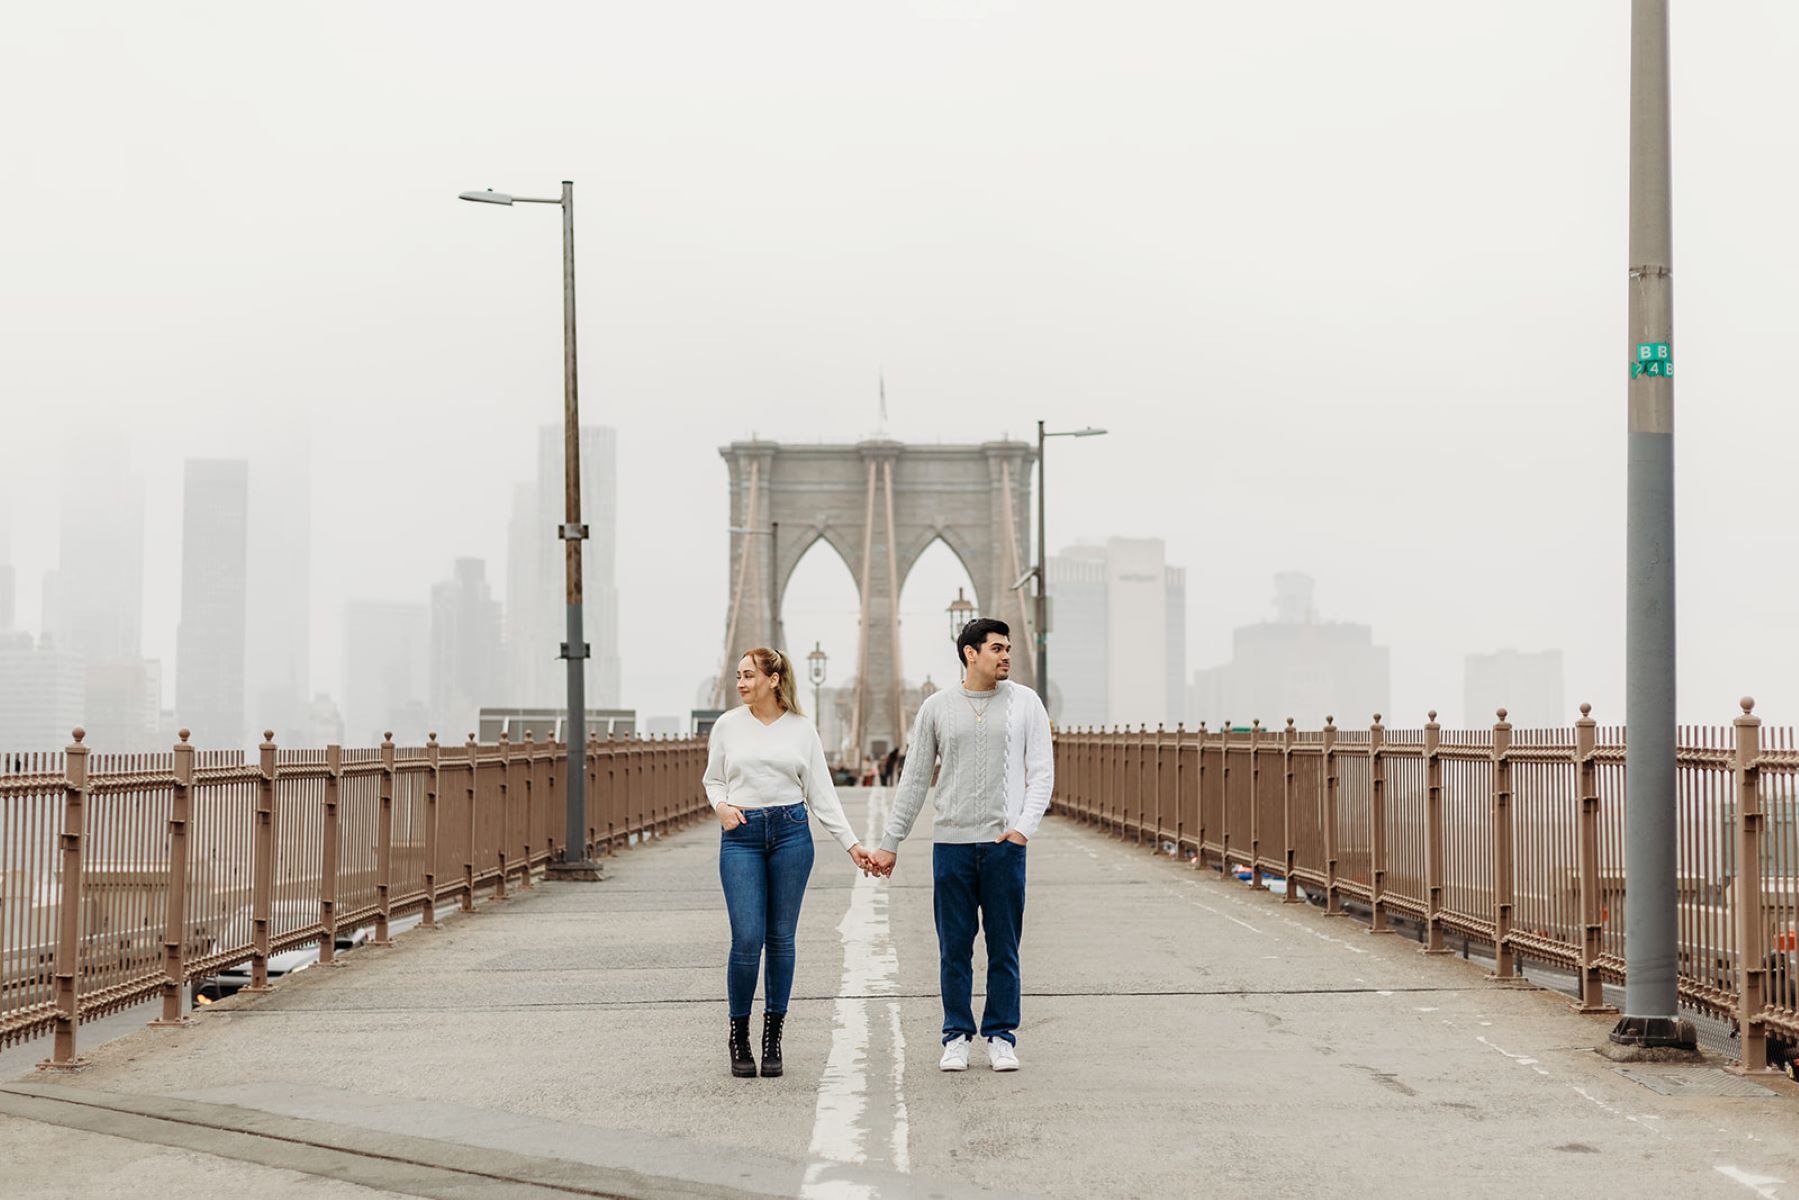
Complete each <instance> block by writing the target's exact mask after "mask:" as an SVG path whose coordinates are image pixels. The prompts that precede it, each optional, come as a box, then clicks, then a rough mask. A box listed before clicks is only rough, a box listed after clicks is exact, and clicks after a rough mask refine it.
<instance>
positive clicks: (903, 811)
mask: <svg viewBox="0 0 1799 1200" xmlns="http://www.w3.org/2000/svg"><path fill="white" fill-rule="evenodd" d="M1010 636H1011V631H1010V630H1009V629H1007V627H1006V626H1005V624H1004V623H1003V622H1000V621H994V620H986V619H983V620H979V621H970V622H969V623H968V624H967V625H966V626H965V627H963V630H962V633H961V636H960V637H958V638H957V639H956V656H957V658H959V659H960V660H961V662H962V667H963V671H964V677H963V680H962V686H961V687H959V688H945V689H944V690H942V691H939V692H934V693H932V694H931V695H930V696H929V697H927V698H926V700H925V702H924V703H923V704H922V705H920V706H919V709H918V720H917V723H916V724H915V726H914V727H913V730H912V741H911V745H910V746H909V747H908V751H907V755H906V765H905V769H904V771H903V772H902V773H901V775H900V784H899V791H898V792H897V793H896V795H895V798H894V805H893V813H892V815H891V816H890V817H889V818H888V820H887V832H886V836H885V837H883V838H882V839H881V846H880V849H878V850H876V851H875V852H874V853H873V854H872V855H870V857H871V858H872V859H873V860H874V869H875V870H876V871H877V872H879V873H880V874H883V875H886V874H891V873H892V871H893V865H894V862H895V861H896V859H897V857H898V851H899V844H900V842H902V841H904V840H905V838H906V835H907V834H909V833H911V832H912V825H913V823H914V822H915V821H917V820H918V813H919V810H920V809H922V808H923V807H924V799H925V792H926V790H927V789H928V788H929V787H930V784H931V774H932V772H933V771H934V770H935V769H936V768H937V764H938V759H939V758H941V759H942V765H943V769H942V774H941V776H940V777H939V779H938V783H937V803H936V823H935V826H934V840H935V843H936V844H935V845H934V846H932V848H931V866H932V872H933V874H932V893H933V901H934V904H935V906H936V910H937V951H938V981H939V986H940V988H941V990H942V992H943V1059H942V1061H941V1062H939V1063H938V1064H937V1066H938V1067H939V1069H941V1070H944V1071H966V1070H967V1069H968V1052H969V1048H970V1046H971V1045H972V1044H973V1040H974V1037H975V1034H976V1033H977V1032H978V1033H979V1034H980V1036H981V1037H983V1038H985V1039H986V1041H987V1062H988V1064H989V1065H990V1066H991V1067H992V1068H993V1069H994V1070H995V1071H1016V1070H1017V1069H1018V1053H1017V1050H1016V1048H1015V1047H1016V1045H1017V1038H1016V1037H1015V1031H1016V1030H1017V1028H1018V1019H1019V1011H1018V1008H1019V995H1020V992H1021V990H1022V985H1021V982H1020V979H1019V972H1018V938H1019V934H1020V933H1021V932H1022V931H1023V927H1024V879H1025V870H1024V864H1025V843H1026V842H1028V841H1029V840H1030V839H1031V836H1032V835H1033V834H1035V833H1036V832H1037V826H1038V824H1039V823H1041V822H1042V820H1043V814H1044V812H1045V811H1046V810H1047V809H1048V808H1049V797H1050V791H1051V788H1052V787H1053V785H1054V782H1055V756H1054V752H1053V751H1052V749H1051V747H1050V741H1049V714H1048V713H1047V712H1045V711H1044V708H1043V702H1042V701H1041V700H1039V699H1038V698H1037V693H1036V692H1033V691H1031V690H1030V689H1029V688H1025V687H1020V686H1018V685H1017V684H1015V683H1012V682H1011V681H1010V680H1009V679H1008V676H1009V675H1011V673H1012V643H1011V641H1010V640H1009V639H1010ZM977 928H979V929H981V930H982V931H984V932H985V934H986V937H987V1004H986V1009H985V1011H984V1012H983V1013H982V1014H981V1025H980V1029H979V1030H978V1031H977V1030H976V1028H975V1023H974V999H973V988H974V935H975V930H976V929H977Z"/></svg>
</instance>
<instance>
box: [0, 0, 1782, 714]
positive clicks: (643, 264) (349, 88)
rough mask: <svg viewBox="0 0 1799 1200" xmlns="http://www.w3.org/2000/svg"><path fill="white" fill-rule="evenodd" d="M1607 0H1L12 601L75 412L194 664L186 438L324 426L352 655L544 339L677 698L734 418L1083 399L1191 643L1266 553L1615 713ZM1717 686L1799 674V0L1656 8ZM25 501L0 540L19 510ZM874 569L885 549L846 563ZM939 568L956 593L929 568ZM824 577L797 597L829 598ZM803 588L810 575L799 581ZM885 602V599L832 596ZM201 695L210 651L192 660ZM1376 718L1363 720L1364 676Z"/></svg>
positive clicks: (1208, 656) (327, 499)
mask: <svg viewBox="0 0 1799 1200" xmlns="http://www.w3.org/2000/svg"><path fill="white" fill-rule="evenodd" d="M1628 17H1629V5H1628V4H1627V3H1626V2H1625V0H1553V2H1550V0H1510V2H1508V3H1504V4H1482V5H1475V4H1452V3H1444V2H1442V0H1428V2H1426V0H1391V2H1386V3H1381V2H1376V0H1370V2H1367V3H1359V4H1344V3H1342V2H1341V0H1309V2H1299V0H1295V2H1289V3H1277V2H1269V3H1263V4H1243V3H1207V2H1200V0H1166V2H1160V0H1158V2H1148V0H1111V2H1109V3H1105V4H1098V3H1091V2H1089V3H1078V4H1077V3H1065V2H1038V3H1025V2H1014V3H1002V2H997V0H995V2H981V0H955V2H950V0H935V2H914V3H903V2H888V3H881V4H875V3H863V2H856V0H815V2H812V3H795V2H787V0H770V2H768V3H761V4H743V3H739V2H736V0H729V2H715V3H697V2H694V3H688V2H681V0H664V2H659V3H653V4H648V3H642V2H641V0H640V2H636V3H589V4H579V5H577V4H566V5H558V6H550V5H533V4H515V5H494V4H446V3H432V4H398V3H382V4H359V5H348V4H323V5H314V6H305V7H294V6H285V7H283V6H268V5H225V4H204V5H202V4H180V3H164V4H156V5H145V4H135V3H132V4H127V3H86V4H33V5H26V6H15V8H14V10H13V11H11V12H10V13H9V15H8V19H7V25H8V32H7V36H6V37H5V39H4V41H3V42H0V106H3V108H4V111H5V112H6V113H7V117H6V120H5V123H4V128H3V129H0V150H3V154H0V163H3V164H4V171H5V175H6V178H5V182H4V186H3V187H0V254H3V261H0V330H3V332H0V389H3V392H0V395H3V402H4V427H3V428H4V431H3V433H0V437H3V438H4V445H5V454H4V460H3V461H4V464H5V477H4V481H3V484H0V507H3V508H4V509H5V510H6V511H7V512H9V513H10V521H11V526H12V534H11V544H12V553H13V557H14V560H15V561H16V563H17V565H18V567H19V570H20V574H21V579H20V591H21V597H20V602H21V609H22V612H21V616H22V617H23V618H24V619H25V622H26V623H27V624H33V625H34V624H35V620H36V610H37V607H38V590H39V587H40V584H41V579H42V574H43V572H44V570H46V569H47V568H49V567H51V566H53V565H54V558H55V554H56V549H55V513H56V505H57V503H58V498H59V496H60V492H61V485H60V483H59V482H58V472H59V471H61V470H64V469H67V463H68V461H69V460H68V458H67V453H68V447H69V446H70V445H71V443H77V444H78V442H79V440H80V439H82V438H84V437H88V436H90V435H95V434H99V433H101V432H103V431H111V432H113V433H117V434H120V435H122V436H124V437H125V438H126V439H128V440H129V442H130V443H131V445H132V454H133V458H134V461H135V463H136V466H137V468H138V469H139V470H140V471H141V472H142V473H143V474H144V475H145V476H146V478H147V479H148V481H149V487H148V494H147V507H146V522H147V537H148V547H147V550H148V553H147V557H146V562H147V567H146V620H145V643H146V647H145V648H146V652H147V653H149V654H152V655H158V656H160V657H162V658H163V659H164V660H165V661H167V662H169V663H170V664H171V665H172V663H173V659H174V629H175V620H176V615H177V612H178V603H179V596H178V579H179V569H178V567H179V540H180V539H179V532H180V526H179V497H180V470H181V468H180V463H181V460H182V458H183V457H184V456H187V455H192V454H219V455H246V456H252V457H254V456H256V455H266V454H270V453H276V454H278V453H281V452H282V450H283V448H284V447H287V446H292V445H295V444H297V443H298V442H300V441H302V440H304V441H306V442H309V443H310V453H311V457H312V462H313V468H314V472H315V476H314V479H315V483H314V505H315V514H314V523H313V532H314V539H315V546H314V552H313V563H314V579H313V584H312V587H313V595H314V601H315V607H316V611H317V614H318V626H317V629H316V630H315V635H314V652H313V656H314V660H315V671H314V680H315V683H317V684H319V685H320V686H324V687H333V686H335V680H336V675H337V662H338V653H339V652H338V644H337V632H336V630H337V620H338V614H339V613H340V611H341V607H342V604H343V602H344V601H345V600H348V599H356V598H373V599H387V600H400V601H414V602H420V601H423V600H424V599H425V597H426V594H427V589H428V586H429V584H430V583H431V582H432V581H434V580H436V579H439V578H442V577H443V576H444V575H446V574H447V572H448V569H449V564H450V560H451V558H452V557H453V556H456V555H459V554H479V555H482V556H485V557H486V558H487V559H488V560H489V565H490V572H491V573H492V574H494V575H495V576H496V577H500V578H503V562H504V554H505V528H506V519H507V515H508V508H509V505H510V498H511V486H512V483H513V481H514V480H515V479H518V478H522V477H523V476H524V475H525V474H526V473H527V471H528V470H529V468H530V464H531V461H532V454H533V447H534V444H535V442H534V437H535V433H534V431H535V428H536V426H537V425H538V424H539V423H540V422H543V421H546V420H554V419H555V416H556V413H557V406H558V404H559V402H560V389H561V354H560V338H561V328H560V322H559V311H560V293H559V271H560V263H559V259H558V250H559V247H558V241H557V230H556V222H555V215H554V210H553V209H545V208H519V209H512V210H501V209H491V210H490V209H484V208H477V207H475V206H472V205H468V204H459V203H457V202H456V201H455V199H454V197H455V195H456V193H457V192H458V191H461V190H463V189H465V188H474V187H493V188H496V189H498V190H511V191H514V192H517V193H520V194H552V193H553V191H554V190H555V188H556V186H557V182H558V181H559V180H561V179H563V178H571V179H573V180H575V181H576V186H577V196H578V210H577V215H578V249H579V269H580V300H581V347H580V349H581V366H582V385H583V386H582V403H583V409H584V413H585V415H586V416H587V418H588V419H590V420H592V421H595V422H604V423H606V424H610V425H613V426H616V427H617V428H618V430H619V432H620V445H621V464H620V479H619V483H620V495H621V503H622V509H623V516H622V520H621V531H620V588H621V593H622V597H623V617H624V626H625V628H624V636H623V638H622V642H623V645H624V648H625V650H624V653H625V664H624V666H625V683H626V689H625V690H626V702H627V703H629V704H633V705H635V706H636V707H637V708H638V709H639V710H640V712H642V713H644V714H645V715H646V716H647V715H654V714H657V713H674V712H678V711H684V710H685V709H686V708H687V707H688V706H689V705H690V704H691V702H692V699H693V692H694V688H695V686H696V685H697V682H698V680H699V679H700V678H701V677H702V676H704V675H706V674H707V673H708V672H710V671H711V670H713V669H714V667H715V665H716V662H717V658H718V650H719V644H720V641H721V639H722V636H723V624H724V606H725V601H726V594H725V593H726V561H725V552H726V534H725V525H726V495H725V481H726V474H725V469H724V465H723V463H722V462H721V461H720V460H719V459H718V457H717V453H716V450H717V447H718V446H719V445H721V444H723V443H725V442H727V441H729V440H731V439H733V438H737V437H741V436H744V435H746V434H749V433H750V432H752V431H754V432H756V433H759V434H761V435H763V436H766V437H775V438H783V439H790V440H801V439H825V440H853V439H855V438H858V437H861V436H864V435H866V434H868V433H869V432H871V430H872V428H873V425H874V395H873V393H874V379H875V377H876V372H877V371H878V370H880V369H882V368H884V369H885V373H886V379H887V390H888V396H889V401H890V406H891V411H892V417H891V421H890V424H889V429H890V432H891V433H892V434H893V435H895V436H898V437H902V438H908V439H943V440H957V441H978V440H984V439H988V438H992V437H995V436H998V435H1002V434H1011V435H1014V436H1023V435H1025V434H1027V433H1028V432H1029V431H1030V430H1031V429H1032V428H1033V423H1034V421H1035V420H1036V419H1037V418H1039V417H1042V418H1045V419H1048V420H1050V421H1052V422H1054V423H1058V424H1064V423H1083V424H1084V423H1088V422H1093V423H1098V424H1104V425H1106V426H1107V427H1108V428H1110V429H1111V430H1112V434H1111V436H1110V437H1107V438H1104V439H1099V440H1097V441H1092V442H1085V443H1079V444H1076V443H1069V442H1064V443H1061V444H1059V445H1058V446H1056V447H1055V450H1054V453H1055V456H1056V457H1055V459H1054V460H1053V461H1052V465H1051V484H1052V491H1051V494H1050V522H1051V526H1052V533H1051V541H1052V544H1054V545H1057V546H1059V545H1061V544H1063V543H1064V542H1065V541H1068V540H1072V539H1075V538H1089V539H1091V538H1102V537H1104V536H1106V535H1108V534H1130V535H1149V536H1160V537H1163V538H1165V539H1166V540H1167V543H1168V549H1169V558H1170V561H1171V562H1174V563H1177V564H1181V565H1185V566H1186V567H1187V569H1188V572H1189V574H1188V581H1189V618H1190V637H1189V666H1190V667H1197V666H1207V665H1211V664H1213V663H1215V662H1217V661H1219V660H1221V659H1222V658H1224V657H1225V656H1226V655H1227V654H1228V648H1229V637H1230V630H1231V628H1232V627H1233V626H1235V625H1238V624H1242V623H1246V622H1250V621H1254V620H1259V619H1262V618H1264V617H1266V616H1268V615H1269V613H1270V605H1269V599H1270V596H1271V593H1272V575H1273V573H1274V572H1275V571H1277V570H1282V569H1299V570H1305V571H1308V572H1310V573H1312V574H1313V575H1314V576H1316V577H1317V579H1318V604H1319V608H1320V610H1321V611H1322V613H1323V615H1325V616H1326V617H1331V618H1338V619H1353V620H1359V621H1365V622H1368V623H1370V624H1372V625H1373V627H1374V630H1375V635H1376V638H1377V640H1379V641H1382V642H1385V643H1387V644H1388V645H1390V646H1391V647H1392V650H1393V708H1394V710H1395V711H1394V712H1393V713H1392V714H1389V721H1390V723H1395V724H1398V723H1404V724H1408V725H1411V724H1416V723H1417V721H1418V720H1419V719H1421V717H1422V713H1423V711H1424V710H1425V709H1426V708H1429V707H1436V708H1439V709H1442V710H1443V712H1444V715H1445V716H1446V717H1451V718H1453V717H1456V716H1459V715H1461V714H1460V708H1461V674H1462V672H1461V660H1462V655H1463V654H1464V653H1466V652H1469V651H1475V650H1491V649H1497V648H1500V647H1505V646H1512V647H1517V648H1519V649H1524V650H1535V649H1545V648H1561V649H1562V650H1564V651H1565V652H1566V662H1567V693H1568V702H1569V704H1570V706H1572V705H1573V704H1574V703H1576V702H1577V701H1579V700H1582V699H1586V700H1591V701H1592V702H1593V703H1594V704H1595V706H1596V708H1597V715H1599V716H1600V717H1601V718H1602V719H1606V720H1621V719H1622V716H1623V714H1622V702H1623V638H1624V630H1623V616H1624V596H1623V546H1624V528H1623V520H1624V463H1625V424H1624V400H1625V378H1626V361H1627V360H1626V354H1627V350H1626V336H1625V323H1624V322H1625V270H1626V267H1627V263H1626V242H1625V235H1626V224H1625V217H1626V204H1625V201H1626V191H1625V184H1626V153H1625V151H1626V118H1627V113H1626V97H1627V66H1628ZM1674 39H1675V50H1674V64H1673V65H1674V85H1675V93H1674V97H1675V99H1674V111H1675V116H1674V152H1675V160H1674V161H1675V182H1674V201H1675V255H1674V260H1675V261H1674V266H1675V281H1676V285H1675V311H1676V333H1677V336H1676V342H1675V358H1676V361H1677V363H1678V366H1679V375H1678V377H1677V378H1678V387H1679V392H1678V398H1677V405H1678V412H1679V415H1678V430H1679V450H1678V454H1679V460H1678V462H1679V488H1680V491H1679V504H1680V542H1679V564H1680V579H1681V585H1680V587H1681V590H1680V635H1681V650H1680V664H1679V666H1680V672H1681V693H1680V708H1681V714H1682V718H1683V719H1684V720H1688V721H1694V722H1716V721H1723V720H1726V719H1728V718H1729V717H1730V716H1731V715H1733V713H1734V712H1735V707H1736V706H1735V700H1736V697H1737V696H1738V695H1740V694H1742V693H1745V692H1750V693H1754V694H1755V695H1757V696H1758V697H1759V698H1760V700H1761V706H1760V711H1761V712H1762V714H1763V715H1764V716H1765V717H1767V718H1769V719H1771V720H1775V721H1779V722H1783V723H1784V722H1787V721H1791V720H1792V719H1793V718H1794V716H1795V714H1796V713H1799V638H1796V637H1795V633H1796V621H1795V616H1794V614H1795V610H1796V604H1795V596H1794V592H1795V577H1796V575H1799V568H1796V566H1795V563H1796V562H1799V556H1796V554H1795V550H1796V549H1799V534H1796V533H1795V518H1796V516H1799V504H1796V501H1799V472H1796V471H1795V470H1794V468H1793V459H1794V447H1795V446H1796V445H1799V438H1796V436H1795V435H1796V434H1799V416H1796V415H1795V411H1794V403H1793V401H1794V398H1795V392H1796V391H1799V383H1796V382H1795V379H1796V377H1795V371H1794V365H1793V358H1794V351H1793V348H1792V340H1793V339H1792V331H1793V329H1794V327H1795V326H1796V325H1799V289H1795V288H1794V287H1793V286H1792V282H1791V281H1792V280H1793V279H1794V278H1795V276H1796V275H1799V242H1796V241H1795V239H1794V237H1793V236H1792V221H1793V218H1792V213H1793V211H1794V184H1795V180H1796V179H1799V168H1796V167H1795V166H1794V161H1795V156H1794V151H1795V135H1794V133H1793V116H1794V113H1795V112H1799V72H1796V71H1795V70H1794V69H1793V63H1794V62H1795V61H1799V6H1796V5H1793V4H1791V3H1787V2H1785V0H1733V2H1722V3H1711V4H1699V3H1693V2H1691V0H1689V2H1687V3H1678V4H1676V5H1675V21H1674ZM0 544H3V542H0ZM845 587H847V584H846V585H845ZM926 599H927V600H929V601H931V603H925V602H924V601H920V602H919V603H921V604H924V606H925V608H927V609H929V608H932V607H936V608H940V607H941V605H940V604H935V602H934V598H929V597H927V598H926ZM808 602H809V603H813V602H814V601H813V600H809V601H808ZM816 603H819V604H826V606H827V607H828V603H827V602H826V601H822V600H818V601H816ZM845 603H846V604H847V601H845ZM171 695H172V692H171ZM1339 716H1340V719H1346V720H1347V719H1365V718H1362V717H1361V715H1360V714H1339Z"/></svg>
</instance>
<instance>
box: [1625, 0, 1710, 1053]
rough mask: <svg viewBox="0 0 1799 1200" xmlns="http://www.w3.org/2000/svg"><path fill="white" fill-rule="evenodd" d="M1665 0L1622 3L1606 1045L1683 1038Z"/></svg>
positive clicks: (1679, 1042) (1688, 1031)
mask: <svg viewBox="0 0 1799 1200" xmlns="http://www.w3.org/2000/svg"><path fill="white" fill-rule="evenodd" d="M1670 190H1671V189H1670V182H1669V146H1668V0H1632V2H1631V9H1630V283H1629V287H1630V304H1629V315H1628V321H1629V325H1630V338H1629V345H1630V380H1629V382H1628V383H1627V384H1626V389H1627V392H1626V394H1627V397H1628V406H1627V407H1628V429H1629V434H1628V440H1629V452H1628V453H1629V483H1628V485H1627V488H1628V506H1627V532H1626V535H1625V543H1626V566H1625V578H1626V585H1625V586H1626V597H1625V627H1624V641H1625V651H1624V653H1625V659H1624V669H1625V681H1624V720H1625V728H1626V729H1627V730H1628V732H1629V737H1628V738H1627V739H1626V742H1625V782H1624V827H1625V837H1624V877H1625V879H1626V880H1627V881H1628V883H1629V886H1628V887H1627V888H1626V890H1625V899H1624V959H1625V967H1626V973H1625V987H1624V1016H1623V1017H1622V1018H1620V1019H1619V1021H1618V1024H1617V1026H1616V1027H1614V1028H1613V1030H1612V1036H1611V1041H1612V1042H1613V1043H1614V1044H1616V1045H1619V1046H1626V1047H1636V1048H1640V1049H1648V1048H1658V1047H1659V1048H1680V1049H1686V1050H1691V1049H1693V1048H1694V1045H1695V1042H1694V1031H1693V1026H1692V1024H1691V1022H1687V1021H1682V1020H1681V1019H1680V994H1679V990H1678V986H1677V984H1678V979H1677V971H1678V964H1677V962H1676V916H1677V906H1678V902H1679V901H1678V897H1677V895H1676V888H1675V873H1676V856H1675V839H1676V836H1677V835H1676V828H1675V787H1676V780H1675V757H1674V756H1675V737H1676V730H1675V703H1674V696H1675V687H1674V685H1675V672H1674V652H1675V625H1674V599H1675V596H1674V378H1673V376H1674V356H1673V341H1674V281H1673V278H1672V277H1671V273H1670V272H1671V269H1672V263H1673V257H1674V253H1673V243H1674V236H1673V228H1672V222H1671V220H1670V209H1671V204H1670Z"/></svg>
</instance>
